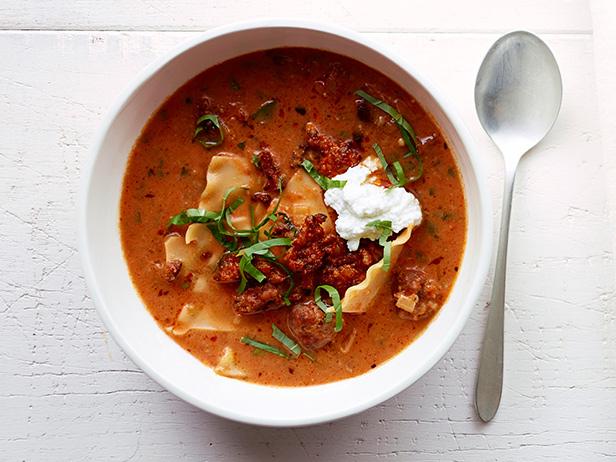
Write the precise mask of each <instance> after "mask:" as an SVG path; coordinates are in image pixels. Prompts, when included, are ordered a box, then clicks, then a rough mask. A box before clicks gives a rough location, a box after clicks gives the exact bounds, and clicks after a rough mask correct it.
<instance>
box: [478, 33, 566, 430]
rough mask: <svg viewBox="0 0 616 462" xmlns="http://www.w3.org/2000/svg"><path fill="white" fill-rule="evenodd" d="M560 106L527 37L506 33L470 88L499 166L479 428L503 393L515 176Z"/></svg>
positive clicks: (542, 56) (550, 75) (550, 70)
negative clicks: (501, 181) (501, 187)
mask: <svg viewBox="0 0 616 462" xmlns="http://www.w3.org/2000/svg"><path fill="white" fill-rule="evenodd" d="M561 100H562V81H561V77H560V71H559V69H558V64H557V63H556V59H554V55H553V54H552V52H551V51H550V49H549V48H548V47H547V45H546V44H545V43H543V41H541V39H539V38H538V37H537V36H535V35H533V34H531V33H529V32H512V33H510V34H507V35H505V36H503V37H501V38H500V39H499V40H498V41H497V42H496V43H495V44H494V45H492V48H490V50H489V51H488V54H487V55H486V57H485V58H484V60H483V63H481V67H480V68H479V73H478V74H477V82H476V83H475V107H476V109H477V114H478V116H479V120H480V121H481V125H483V128H484V129H485V131H486V132H487V133H488V135H490V138H492V141H494V143H495V144H496V146H497V147H498V148H499V149H500V151H501V152H502V154H503V159H504V161H505V192H504V196H503V212H502V222H501V235H500V241H499V244H498V255H497V258H496V267H495V270H494V286H493V288H492V298H491V299H490V313H489V315H488V324H487V327H486V332H485V337H484V341H483V348H482V350H481V362H480V365H479V376H478V378H477V389H476V391H475V405H476V406H477V413H478V414H479V417H480V418H481V420H483V421H484V422H489V421H490V420H492V418H493V417H494V415H495V414H496V411H497V410H498V405H499V404H500V399H501V392H502V387H503V328H504V314H505V269H506V266H507V239H508V235H509V216H510V212H511V195H512V192H513V182H514V179H515V173H516V169H517V166H518V162H519V161H520V159H521V158H522V156H523V155H524V154H525V153H526V152H528V151H529V150H530V149H531V148H532V147H534V146H535V145H536V144H537V143H539V141H541V140H542V139H543V138H544V137H545V135H547V133H548V132H549V131H550V129H551V128H552V126H553V125H554V122H555V121H556V117H557V116H558V111H559V110H560V103H561Z"/></svg>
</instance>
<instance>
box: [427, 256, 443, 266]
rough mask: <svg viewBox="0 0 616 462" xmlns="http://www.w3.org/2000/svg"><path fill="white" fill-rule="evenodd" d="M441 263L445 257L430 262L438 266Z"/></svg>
mask: <svg viewBox="0 0 616 462" xmlns="http://www.w3.org/2000/svg"><path fill="white" fill-rule="evenodd" d="M441 261H443V257H442V256H441V257H436V258H435V259H434V260H432V261H431V262H430V264H431V265H438V264H439V263H440V262H441Z"/></svg>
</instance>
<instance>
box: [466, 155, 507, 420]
mask: <svg viewBox="0 0 616 462" xmlns="http://www.w3.org/2000/svg"><path fill="white" fill-rule="evenodd" d="M515 170H516V166H507V163H506V167H505V191H504V194H503V212H502V217H501V228H500V239H499V242H498V254H497V257H496V266H495V268H494V285H493V286H492V297H491V299H490V312H489V314H488V324H487V326H486V331H485V336H484V338H483V347H482V349H481V358H480V363H479V375H478V377H477V389H476V390H475V406H476V407H477V413H478V414H479V417H480V418H481V420H483V421H484V422H489V421H490V420H492V418H493V417H494V415H495V414H496V411H497V410H498V405H499V404H500V399H501V393H502V389H503V341H504V320H505V319H504V318H505V279H506V278H505V276H506V269H507V242H508V240H509V218H510V216H511V196H512V193H513V183H514V179H515Z"/></svg>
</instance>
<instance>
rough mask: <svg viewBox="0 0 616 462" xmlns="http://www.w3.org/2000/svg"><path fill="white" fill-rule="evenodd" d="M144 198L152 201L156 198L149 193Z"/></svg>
mask: <svg viewBox="0 0 616 462" xmlns="http://www.w3.org/2000/svg"><path fill="white" fill-rule="evenodd" d="M144 197H147V198H148V199H152V198H153V197H154V194H152V193H147V194H146V195H145V196H144Z"/></svg>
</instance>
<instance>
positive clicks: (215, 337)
mask: <svg viewBox="0 0 616 462" xmlns="http://www.w3.org/2000/svg"><path fill="white" fill-rule="evenodd" d="M210 340H211V341H212V342H215V341H216V340H218V337H217V336H215V335H213V336H212V337H210Z"/></svg>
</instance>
